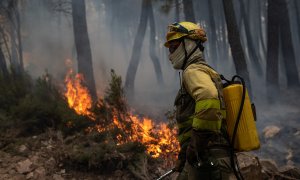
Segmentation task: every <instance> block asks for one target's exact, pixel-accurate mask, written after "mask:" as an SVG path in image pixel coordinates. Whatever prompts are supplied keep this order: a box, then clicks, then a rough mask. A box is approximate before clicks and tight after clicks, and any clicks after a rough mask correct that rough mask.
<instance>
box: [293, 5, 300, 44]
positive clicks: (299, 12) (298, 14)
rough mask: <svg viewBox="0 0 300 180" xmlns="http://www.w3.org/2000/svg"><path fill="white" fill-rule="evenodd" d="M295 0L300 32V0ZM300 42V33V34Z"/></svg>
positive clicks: (299, 30) (299, 35) (299, 36)
mask: <svg viewBox="0 0 300 180" xmlns="http://www.w3.org/2000/svg"><path fill="white" fill-rule="evenodd" d="M294 2H295V9H296V15H297V17H296V18H297V26H298V32H300V2H299V0H294ZM298 38H299V43H300V33H299V34H298Z"/></svg>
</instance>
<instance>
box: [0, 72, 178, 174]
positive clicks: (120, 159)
mask: <svg viewBox="0 0 300 180" xmlns="http://www.w3.org/2000/svg"><path fill="white" fill-rule="evenodd" d="M0 83H1V86H0V91H1V94H0V100H1V105H3V106H0V124H1V133H0V136H1V139H11V138H12V137H13V138H23V137H28V138H30V137H31V136H34V135H39V134H41V133H44V132H46V131H47V129H49V128H51V129H52V130H54V131H61V132H63V135H64V139H63V143H62V144H61V145H60V148H58V149H56V150H55V151H57V153H58V154H59V156H60V158H59V159H60V161H61V162H62V163H63V164H64V165H65V166H66V168H70V169H71V170H72V169H74V170H82V171H94V170H96V172H109V171H111V172H113V171H114V170H122V171H123V170H128V171H129V172H130V173H131V174H132V175H133V176H134V177H139V176H145V175H147V174H148V173H150V174H156V175H158V174H159V173H161V170H162V169H160V172H157V171H158V169H159V168H170V167H172V166H173V163H174V160H175V159H176V154H177V152H178V150H179V146H178V144H177V140H176V138H175V134H176V130H175V129H170V128H169V126H168V124H167V123H157V122H155V121H154V120H152V119H151V118H149V117H145V116H141V115H139V114H138V113H136V112H134V111H133V110H131V109H130V108H129V107H128V105H127V103H126V99H125V97H124V92H123V88H122V80H121V77H119V76H117V75H116V74H115V73H114V71H112V72H111V81H110V84H109V87H108V88H107V90H106V92H105V96H104V97H103V98H99V99H98V100H97V101H96V102H92V100H91V98H90V95H89V93H88V91H87V89H86V88H85V86H84V78H83V77H82V76H81V75H76V74H73V72H72V71H69V73H68V74H67V76H66V79H65V85H64V86H57V84H59V83H58V82H56V81H55V80H53V78H52V77H51V75H49V74H48V73H45V75H43V76H42V77H41V78H38V79H37V80H32V79H31V78H30V77H29V76H28V75H15V74H11V75H10V77H8V79H5V77H0ZM62 89H64V90H63V91H62ZM5 142H6V141H5ZM5 142H4V141H3V143H0V148H1V149H3V150H5V152H11V153H13V151H12V149H14V148H10V146H11V145H9V144H10V142H9V141H7V143H5ZM158 163H159V166H157V164H158Z"/></svg>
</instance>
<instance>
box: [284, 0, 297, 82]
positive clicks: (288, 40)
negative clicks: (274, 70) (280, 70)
mask: <svg viewBox="0 0 300 180" xmlns="http://www.w3.org/2000/svg"><path fill="white" fill-rule="evenodd" d="M279 3H280V4H279V7H281V8H280V9H279V10H280V18H281V20H280V25H279V27H280V28H279V29H280V36H281V38H280V40H281V45H282V53H283V58H284V62H285V63H284V64H285V72H286V77H287V84H288V87H299V85H300V84H299V73H298V70H297V65H296V59H295V52H294V47H293V41H292V37H291V36H292V35H291V34H292V33H291V26H290V19H289V12H288V8H287V3H286V0H279Z"/></svg>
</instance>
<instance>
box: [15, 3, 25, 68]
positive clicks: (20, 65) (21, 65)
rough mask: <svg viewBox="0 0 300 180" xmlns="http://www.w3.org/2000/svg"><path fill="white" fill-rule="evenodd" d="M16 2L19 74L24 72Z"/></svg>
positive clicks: (19, 22) (19, 21)
mask: <svg viewBox="0 0 300 180" xmlns="http://www.w3.org/2000/svg"><path fill="white" fill-rule="evenodd" d="M17 2H18V1H15V15H16V32H17V39H18V54H19V63H20V64H19V68H20V70H21V72H24V64H23V46H22V37H21V20H20V12H19V7H18V4H17Z"/></svg>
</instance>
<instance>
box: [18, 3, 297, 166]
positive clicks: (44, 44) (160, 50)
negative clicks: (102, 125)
mask: <svg viewBox="0 0 300 180" xmlns="http://www.w3.org/2000/svg"><path fill="white" fill-rule="evenodd" d="M26 2H27V3H25V5H24V7H22V19H21V23H22V30H23V34H22V37H23V46H24V47H23V49H24V59H25V68H26V70H27V71H29V73H30V74H32V75H33V76H34V77H38V76H41V75H42V74H43V73H44V72H45V70H46V69H47V70H48V72H49V73H50V74H52V75H53V76H54V78H55V79H57V81H58V82H61V83H63V79H64V76H65V74H66V67H65V65H64V63H65V61H66V59H72V60H73V65H74V68H75V69H76V51H75V46H74V37H73V29H72V17H71V14H70V6H71V5H70V4H69V5H68V4H67V5H65V6H64V8H65V10H66V11H67V12H65V11H62V10H61V9H60V10H59V9H57V8H56V9H55V7H56V6H53V3H54V2H56V1H53V3H46V2H45V1H40V0H30V1H26ZM85 2H86V7H87V23H88V32H89V39H90V43H91V48H92V57H93V66H94V75H95V80H96V86H97V91H98V94H99V95H100V96H103V94H104V92H105V89H106V87H107V85H108V82H109V79H110V69H114V70H115V71H116V73H117V74H118V75H121V76H122V80H123V83H124V82H125V77H126V72H127V67H128V64H129V60H130V57H131V53H132V51H135V50H132V47H133V42H134V38H135V34H136V32H137V27H138V22H139V17H140V11H141V1H140V0H124V1H118V2H116V1H111V0H102V1H96V0H87V1H85ZM214 3H215V2H214ZM161 5H162V2H157V1H155V3H153V10H154V19H155V25H156V33H157V34H156V46H157V47H155V50H156V53H157V55H158V57H159V59H160V63H161V67H162V71H163V79H164V82H165V84H164V85H163V86H159V85H158V83H157V81H156V74H155V70H154V67H153V63H152V61H151V59H150V56H149V39H150V38H149V34H150V32H149V24H148V27H147V31H146V37H145V39H144V43H143V46H142V47H141V50H142V55H141V58H140V62H139V65H138V71H137V75H136V79H135V91H134V93H135V99H134V100H133V101H131V102H130V104H131V105H132V106H133V107H134V108H135V109H136V110H137V111H138V112H139V113H141V114H145V115H150V116H152V117H155V118H157V119H160V120H161V119H162V120H165V117H164V113H165V112H166V111H168V110H172V109H173V103H174V98H175V96H176V93H177V91H178V89H179V87H180V84H179V83H180V80H179V75H178V72H176V71H175V70H174V69H173V68H172V65H171V64H170V62H169V60H168V58H167V55H168V52H167V49H166V48H164V46H163V43H164V40H165V34H166V31H167V25H168V24H170V23H172V22H174V21H175V14H174V13H175V9H174V8H172V9H171V11H170V12H169V14H166V13H163V12H162V11H161ZM214 5H215V8H216V9H215V13H217V14H218V15H220V17H223V16H222V13H221V12H222V7H220V6H217V5H216V4H214ZM195 6H196V7H195V9H197V8H198V7H201V6H200V5H199V3H195ZM203 7H204V6H203ZM64 8H62V9H64ZM68 12H69V13H68ZM196 15H197V16H198V17H197V19H201V20H200V21H199V22H197V23H200V24H201V25H202V26H203V27H205V28H207V29H209V23H208V12H207V9H204V8H202V9H200V11H199V14H196ZM180 17H181V18H183V15H182V14H180ZM218 17H219V16H218ZM223 18H224V17H223ZM263 26H265V24H263ZM293 27H295V25H293ZM292 31H293V33H294V34H297V33H296V30H295V29H293V30H292ZM222 33H224V32H223V31H222V29H218V33H217V35H218V40H219V41H220V42H219V45H218V47H220V49H219V51H218V53H219V58H220V59H218V63H217V65H216V67H215V68H216V69H217V70H218V72H220V73H221V74H224V76H225V77H229V78H230V77H231V76H233V75H234V74H235V73H236V72H235V70H234V64H233V61H232V57H231V54H230V48H229V46H228V43H227V42H225V43H227V45H226V46H222V44H223V41H226V39H222V37H221V34H222ZM209 35H210V34H209V31H208V36H209ZM264 36H265V35H264ZM298 36H299V33H298ZM296 37H297V36H296ZM209 43H210V41H209V40H208V42H207V43H205V51H206V54H205V58H206V59H207V61H208V63H209V64H211V65H213V60H212V56H211V53H215V51H214V50H212V49H209ZM297 46H299V44H298V45H297ZM260 48H261V47H260ZM260 53H261V54H262V50H260ZM296 53H299V52H296ZM224 54H226V56H224ZM263 60H264V61H263V62H262V65H263V69H265V68H266V65H265V59H263ZM297 63H298V64H297V66H298V69H299V70H300V65H299V60H298V61H297ZM213 66H214V65H213ZM248 67H249V73H250V78H251V84H252V90H253V97H252V100H253V101H254V103H255V104H256V108H257V116H258V121H257V125H258V129H259V131H260V132H262V130H263V128H264V127H266V126H268V125H278V126H280V127H283V130H282V132H287V134H288V137H293V136H292V134H293V133H294V131H296V129H295V127H299V121H296V119H297V118H295V117H299V115H300V109H299V103H300V98H299V94H298V93H291V91H290V90H289V89H287V90H286V91H283V94H282V97H274V102H276V103H274V104H269V103H268V101H267V92H266V88H265V87H266V83H265V74H263V75H262V76H259V75H257V74H256V73H255V71H254V69H253V68H252V66H251V63H250V62H248ZM282 67H283V65H282V63H281V64H280V85H281V87H282V88H283V89H284V88H286V87H287V86H286V78H285V76H284V68H282ZM281 90H282V89H281ZM298 119H299V118H298ZM293 128H294V129H293ZM298 130H299V129H298ZM261 138H262V139H263V137H261ZM274 138H275V141H276V137H274ZM297 138H298V137H297ZM281 140H282V138H279V139H278V140H277V141H276V142H278V141H281ZM285 142H286V141H285ZM282 146H283V147H285V149H289V148H292V150H294V149H293V146H291V145H290V144H284V143H283V144H282ZM263 148H264V147H263ZM263 148H262V149H263ZM261 152H265V151H264V149H263V150H261ZM258 153H260V152H258ZM298 159H299V158H298ZM299 162H300V161H298V163H299Z"/></svg>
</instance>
